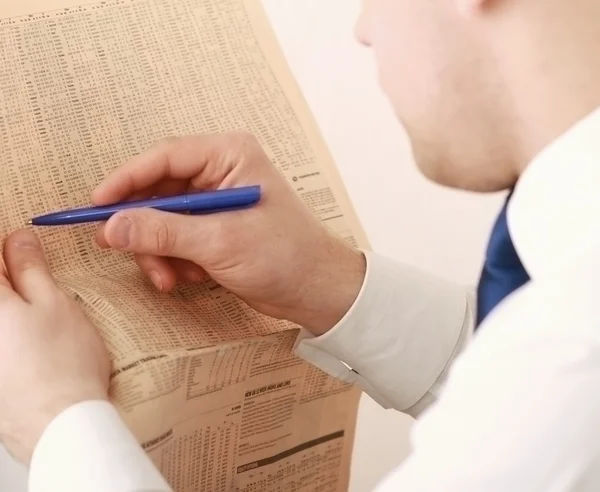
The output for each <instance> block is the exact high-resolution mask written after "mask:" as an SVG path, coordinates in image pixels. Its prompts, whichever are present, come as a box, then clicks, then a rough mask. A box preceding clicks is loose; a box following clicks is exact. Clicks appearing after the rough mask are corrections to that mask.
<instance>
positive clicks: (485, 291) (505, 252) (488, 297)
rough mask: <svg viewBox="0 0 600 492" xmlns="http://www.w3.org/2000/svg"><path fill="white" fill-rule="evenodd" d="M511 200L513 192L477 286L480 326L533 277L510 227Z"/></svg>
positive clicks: (503, 211)
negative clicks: (517, 249)
mask: <svg viewBox="0 0 600 492" xmlns="http://www.w3.org/2000/svg"><path fill="white" fill-rule="evenodd" d="M509 200H510V195H509V197H508V199H507V200H506V203H505V204H504V206H503V207H502V210H501V211H500V215H499V216H498V218H497V219H496V223H495V224H494V228H493V229H492V235H491V237H490V240H489V243H488V248H487V253H486V259H485V263H484V265H483V271H482V272H481V277H480V279H479V285H478V287H477V320H476V326H477V327H478V326H479V325H480V324H481V322H482V321H483V320H484V318H485V317H486V316H487V315H488V314H489V313H490V312H491V311H492V309H494V308H495V307H496V305H498V304H499V303H500V302H501V301H502V300H503V299H504V298H505V297H506V296H508V295H509V294H510V293H511V292H513V291H515V290H516V289H518V288H519V287H521V286H522V285H524V284H525V283H527V282H528V281H529V275H528V274H527V272H526V271H525V268H524V267H523V264H522V263H521V260H520V259H519V255H517V252H516V251H515V248H514V245H513V242H512V239H511V238H510V234H509V231H508V223H507V221H506V208H507V206H508V201H509Z"/></svg>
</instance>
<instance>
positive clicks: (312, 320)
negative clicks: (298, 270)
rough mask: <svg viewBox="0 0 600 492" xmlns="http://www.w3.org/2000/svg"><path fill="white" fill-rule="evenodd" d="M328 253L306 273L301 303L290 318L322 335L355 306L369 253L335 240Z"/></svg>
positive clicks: (315, 333) (292, 311)
mask: <svg viewBox="0 0 600 492" xmlns="http://www.w3.org/2000/svg"><path fill="white" fill-rule="evenodd" d="M333 241H334V243H333V244H332V245H329V247H328V248H327V252H328V254H327V255H324V257H321V258H318V259H315V261H314V263H313V268H312V269H311V271H310V272H309V273H308V274H307V275H306V282H305V285H304V287H303V290H302V295H301V299H300V302H299V303H298V304H297V305H296V306H295V308H294V309H293V310H291V311H290V313H289V316H287V319H288V320H289V321H292V322H293V323H295V324H298V325H300V326H302V327H304V328H305V329H307V330H309V331H310V332H311V333H313V334H314V335H315V336H321V335H323V334H325V333H327V332H328V331H329V330H331V329H332V328H334V327H335V326H336V325H337V324H338V323H339V322H340V321H341V320H342V318H343V317H344V316H345V315H346V314H347V313H348V311H350V309H351V308H352V306H353V305H354V303H355V301H356V299H357V297H358V295H359V293H360V291H361V289H362V286H363V283H364V281H365V275H366V269H367V262H366V258H365V255H364V254H363V253H362V252H361V251H359V250H356V249H354V248H352V247H350V246H349V245H348V244H346V243H345V242H342V241H341V240H338V239H334V240H333Z"/></svg>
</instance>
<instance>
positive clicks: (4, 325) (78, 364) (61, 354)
mask: <svg viewBox="0 0 600 492" xmlns="http://www.w3.org/2000/svg"><path fill="white" fill-rule="evenodd" d="M4 265H6V268H4ZM4 265H3V262H2V261H0V441H1V442H2V444H4V445H5V446H6V448H7V449H8V451H9V452H10V453H11V454H12V455H13V456H14V457H15V458H16V459H18V460H19V461H22V462H24V463H29V461H30V459H31V455H32V453H33V450H34V448H35V446H36V444H37V442H38V440H39V439H40V437H41V435H42V433H43V432H44V429H45V428H46V426H47V425H48V424H49V423H50V422H51V421H52V420H53V419H54V418H55V417H56V416H58V414H60V413H61V412H62V411H63V410H66V409H67V408H68V407H70V406H71V405H74V404H76V403H79V402H82V401H87V400H99V399H103V400H106V399H107V398H108V380H109V374H110V367H111V365H110V360H109V357H108V353H107V351H106V348H105V345H104V342H103V340H102V338H101V337H100V335H99V333H98V332H97V331H96V328H95V327H94V326H93V325H92V324H91V323H90V321H89V320H88V319H87V318H86V317H85V315H84V313H83V312H82V311H81V310H80V308H79V306H78V305H77V303H76V302H75V301H74V300H72V299H71V298H69V297H68V296H67V295H66V294H65V293H64V292H63V291H62V290H60V289H59V287H58V286H57V285H56V284H55V283H54V280H53V278H52V276H51V274H50V271H49V269H48V265H47V263H46V259H45V257H44V253H43V251H42V247H41V245H40V243H39V241H38V239H37V237H36V236H35V235H34V234H33V233H32V232H30V231H26V230H23V231H18V232H16V233H13V234H12V235H10V236H9V237H8V238H7V239H6V241H5V245H4Z"/></svg>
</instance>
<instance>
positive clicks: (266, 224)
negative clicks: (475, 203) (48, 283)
mask: <svg viewBox="0 0 600 492" xmlns="http://www.w3.org/2000/svg"><path fill="white" fill-rule="evenodd" d="M256 184H259V185H261V186H262V192H263V196H262V199H261V201H260V203H259V204H258V205H257V206H255V207H253V208H250V209H246V210H242V211H235V212H223V213H218V214H212V215H202V216H191V215H179V214H171V213H167V212H161V211H157V210H151V209H136V210H126V211H122V212H119V213H118V214H115V216H113V217H112V218H111V219H110V220H109V221H108V222H107V223H106V224H104V225H102V226H101V227H100V228H99V230H98V234H97V241H98V243H99V244H100V246H102V247H111V248H113V249H116V250H120V251H127V252H132V253H135V257H136V261H137V263H138V265H139V266H140V268H141V269H142V271H143V272H144V273H145V274H146V275H147V276H148V277H149V278H150V279H151V280H152V282H153V283H154V285H156V287H157V288H158V289H160V290H162V291H169V290H170V289H172V288H173V286H174V285H175V283H176V281H177V280H187V281H199V280H200V279H201V278H202V276H203V275H204V274H205V273H207V274H208V275H210V276H211V277H212V278H213V279H214V280H215V281H216V282H217V283H219V284H220V285H222V286H224V287H226V288H227V289H229V290H230V291H231V292H233V293H234V294H236V295H237V296H239V297H240V298H241V299H243V300H244V301H245V302H246V303H247V304H248V305H249V306H251V307H252V308H254V309H256V310H257V311H259V312H262V313H263V314H266V315H268V316H272V317H275V318H280V319H287V320H289V321H292V322H294V323H297V324H299V325H301V326H304V327H305V328H307V329H309V330H311V331H312V332H313V333H314V334H315V335H320V334H322V333H324V332H326V331H327V330H329V329H330V328H332V327H333V326H334V325H335V324H336V323H337V322H338V321H339V320H340V319H341V318H342V317H343V316H344V315H345V313H346V312H347V311H348V310H349V309H350V307H351V306H352V304H353V302H354V300H355V299H356V296H357V295H358V292H359V291H360V288H361V286H362V283H363V280H364V275H365V259H364V256H363V255H362V254H361V253H360V252H358V251H356V250H354V249H352V248H351V247H350V246H349V245H348V244H347V243H346V242H344V241H342V240H341V239H339V238H337V237H334V236H333V235H332V234H331V233H330V232H329V231H328V230H327V229H326V228H325V227H324V226H323V225H322V224H321V223H320V222H319V220H317V218H315V217H314V216H313V215H312V214H311V213H310V211H309V210H308V209H307V208H306V207H305V206H304V204H303V203H302V201H301V199H300V198H299V197H298V196H297V195H296V193H295V192H294V190H293V189H292V188H291V187H290V186H289V185H288V183H287V182H286V180H285V178H284V177H283V176H282V175H281V174H280V173H279V172H278V170H277V169H276V168H275V167H274V166H273V164H272V163H271V162H270V160H269V158H268V157H267V155H266V154H265V152H264V151H263V149H262V148H261V146H260V145H259V143H258V142H257V141H256V139H254V137H252V136H251V135H248V134H246V133H240V132H235V133H225V134H220V135H210V136H194V137H185V138H181V139H169V140H165V141H163V142H161V143H159V144H157V145H156V146H154V147H153V148H151V149H149V150H148V151H146V152H144V153H142V154H140V155H138V156H136V157H134V158H133V159H132V160H131V161H130V162H128V163H126V164H125V165H123V166H122V167H120V168H119V169H117V170H116V171H115V172H113V173H112V174H111V175H110V176H109V177H108V178H107V179H106V180H105V181H104V182H103V183H102V184H101V185H100V186H99V187H98V188H97V189H96V190H95V191H94V193H93V195H92V201H93V202H94V204H96V205H107V204H110V203H114V202H117V201H122V200H125V199H141V198H148V197H151V196H157V195H172V194H179V193H182V192H185V191H187V190H211V189H221V188H232V187H240V186H250V185H256Z"/></svg>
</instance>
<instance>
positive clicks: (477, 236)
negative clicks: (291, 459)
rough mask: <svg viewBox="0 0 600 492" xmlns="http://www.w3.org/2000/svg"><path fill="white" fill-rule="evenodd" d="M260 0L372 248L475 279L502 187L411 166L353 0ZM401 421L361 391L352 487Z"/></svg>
mask: <svg viewBox="0 0 600 492" xmlns="http://www.w3.org/2000/svg"><path fill="white" fill-rule="evenodd" d="M263 1H264V3H265V6H266V7H267V10H268V13H269V15H270V16H271V19H272V21H273V24H274V27H275V30H276V31H277V34H278V36H279V38H280V41H281V43H282V46H283V49H284V51H285V53H286V55H287V56H288V59H289V63H290V65H291V68H292V70H293V71H294V74H295V75H296V77H297V79H298V81H299V83H300V86H301V88H302V89H303V91H304V94H305V96H306V98H307V101H308V103H309V105H310V106H311V108H312V110H313V112H314V114H315V116H316V118H317V121H318V123H319V125H320V127H321V131H322V132H323V134H324V136H325V139H326V141H327V143H328V144H329V146H330V149H331V151H332V153H333V155H334V158H335V160H336V162H337V164H338V167H339V169H340V172H341V173H342V177H343V179H344V181H345V184H346V186H347V188H348V191H349V193H350V196H351V198H352V201H353V203H354V206H355V207H356V210H357V212H358V214H359V217H360V219H361V221H362V223H363V226H364V228H365V229H366V231H367V234H368V236H369V239H370V242H371V244H372V246H373V248H374V249H376V250H377V251H379V252H381V253H384V254H387V255H388V256H390V257H393V258H396V259H398V260H400V261H405V262H408V263H411V264H413V265H416V266H419V267H421V268H423V269H425V270H429V271H431V272H434V273H437V274H439V275H442V276H444V277H447V278H450V279H453V280H456V281H458V282H464V283H474V282H475V281H476V279H477V275H478V273H479V267H480V264H481V261H482V258H483V251H484V247H485V240H486V235H487V234H488V231H489V227H490V224H491V221H492V220H493V216H494V214H495V212H496V210H497V208H498V206H499V200H500V197H498V196H490V197H482V196H479V195H470V194H466V193H458V192H455V191H451V190H447V189H442V188H440V187H437V186H435V185H433V184H431V183H429V182H426V181H425V180H424V179H423V178H422V177H421V176H420V175H419V174H418V172H417V170H416V169H415V167H414V165H413V163H412V161H411V157H410V150H409V147H408V143H407V141H406V138H405V135H404V134H403V132H402V130H401V128H400V127H399V125H398V124H397V123H396V121H395V119H394V116H393V113H392V111H391V110H390V109H389V107H388V104H387V101H386V100H385V98H384V96H383V95H382V94H381V93H380V91H379V89H378V87H377V83H376V76H375V70H374V66H373V64H372V61H371V57H370V54H369V52H368V51H367V50H366V49H365V48H361V47H359V46H358V45H357V43H356V42H355V41H354V38H353V27H354V26H353V25H354V22H355V20H356V16H357V14H358V11H359V4H360V0H263ZM398 49H402V47H401V46H399V47H398ZM375 176H385V179H380V180H378V179H376V178H375ZM390 376H391V377H393V375H390ZM409 427H410V420H409V419H408V418H407V417H405V416H403V415H400V414H398V413H396V412H393V411H385V410H382V409H381V408H380V407H378V406H377V405H376V404H375V403H374V402H373V401H372V400H370V399H369V398H366V397H365V398H363V401H362V404H361V409H360V416H359V423H358V432H357V438H356V447H355V454H354V461H353V468H352V485H351V492H368V491H370V490H372V489H373V487H374V486H375V484H376V483H377V481H378V480H379V479H380V478H381V477H382V476H383V475H384V474H385V473H386V472H387V471H389V470H390V469H391V468H392V467H394V466H395V465H397V464H399V463H400V462H401V461H402V459H403V458H404V457H405V456H406V453H407V452H408V448H409V443H408V432H409ZM25 490H26V486H25V472H24V470H23V469H21V468H19V467H15V465H13V464H12V462H11V461H10V460H9V459H8V458H7V457H6V456H4V455H3V453H2V452H1V451H0V491H2V492H25ZM198 492H213V491H198Z"/></svg>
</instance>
